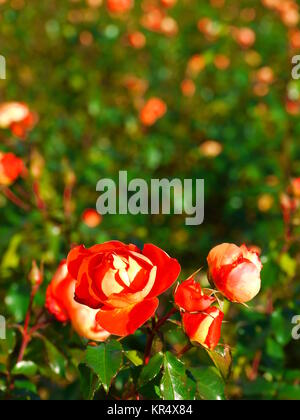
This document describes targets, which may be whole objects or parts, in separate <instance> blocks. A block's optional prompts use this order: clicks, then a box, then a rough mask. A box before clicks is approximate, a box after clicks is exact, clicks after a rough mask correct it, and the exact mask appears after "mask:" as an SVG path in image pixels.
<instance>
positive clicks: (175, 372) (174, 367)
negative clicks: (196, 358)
mask: <svg viewBox="0 0 300 420" xmlns="http://www.w3.org/2000/svg"><path fill="white" fill-rule="evenodd" d="M186 380H187V377H186V374H185V368H184V364H183V363H182V362H181V361H180V360H178V359H177V358H176V357H175V356H174V355H173V354H172V353H170V352H167V353H166V354H165V355H164V374H163V377H162V380H161V385H160V389H161V394H162V397H163V399H164V400H187V399H188V392H187V389H186Z"/></svg>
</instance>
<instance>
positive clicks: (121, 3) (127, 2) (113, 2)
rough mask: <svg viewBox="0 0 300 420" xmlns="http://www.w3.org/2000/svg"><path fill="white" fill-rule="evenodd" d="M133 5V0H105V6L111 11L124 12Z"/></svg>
mask: <svg viewBox="0 0 300 420" xmlns="http://www.w3.org/2000/svg"><path fill="white" fill-rule="evenodd" d="M133 5H134V2H133V0H107V8H108V10H109V11H110V12H111V13H125V12H127V11H128V10H130V9H131V8H132V7H133Z"/></svg>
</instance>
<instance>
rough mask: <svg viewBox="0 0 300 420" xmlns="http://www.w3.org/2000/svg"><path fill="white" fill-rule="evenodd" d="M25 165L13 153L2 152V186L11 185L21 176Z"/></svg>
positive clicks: (0, 154) (0, 166)
mask: <svg viewBox="0 0 300 420" xmlns="http://www.w3.org/2000/svg"><path fill="white" fill-rule="evenodd" d="M23 170H24V164H23V161H22V160H21V159H19V158H18V157H16V156H15V155H14V154H13V153H1V152H0V185H11V184H13V183H14V182H15V181H16V180H17V179H18V178H19V176H20V175H21V173H22V172H23Z"/></svg>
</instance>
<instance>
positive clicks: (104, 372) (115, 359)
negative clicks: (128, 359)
mask: <svg viewBox="0 0 300 420" xmlns="http://www.w3.org/2000/svg"><path fill="white" fill-rule="evenodd" d="M85 362H86V364H87V365H88V366H89V367H90V368H91V369H92V370H93V371H94V372H95V373H96V375H98V377H99V379H100V381H101V383H102V385H103V387H104V390H105V391H106V392H108V391H109V388H110V386H111V382H112V380H113V378H114V377H115V376H116V375H117V373H118V372H119V370H120V368H121V366H122V363H123V354H122V346H121V344H120V343H119V342H118V341H109V342H108V343H101V344H100V345H99V346H97V347H91V346H89V347H88V348H87V351H86V355H85Z"/></svg>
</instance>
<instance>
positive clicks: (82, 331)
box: [46, 261, 110, 341]
mask: <svg viewBox="0 0 300 420" xmlns="http://www.w3.org/2000/svg"><path fill="white" fill-rule="evenodd" d="M75 284H76V281H75V280H74V279H73V278H72V277H71V276H70V274H69V273H68V268H67V264H66V261H63V262H62V263H61V264H60V266H59V268H58V270H57V272H56V274H55V275H54V277H53V279H52V281H51V283H50V285H49V286H48V289H47V294H46V308H47V309H48V311H49V312H50V313H51V314H53V315H54V316H55V317H56V319H57V320H58V321H60V322H68V321H70V322H71V323H72V326H73V328H74V330H75V331H76V332H77V333H78V334H79V335H80V336H81V337H85V338H87V339H89V340H93V341H105V340H106V339H107V338H108V337H109V335H110V334H109V333H108V332H107V331H105V330H104V329H103V328H101V327H100V326H99V325H98V324H97V322H96V319H95V318H96V314H97V311H95V310H93V309H91V308H88V307H87V306H84V305H80V304H79V303H77V302H76V301H75V300H74V294H75Z"/></svg>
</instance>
